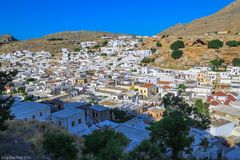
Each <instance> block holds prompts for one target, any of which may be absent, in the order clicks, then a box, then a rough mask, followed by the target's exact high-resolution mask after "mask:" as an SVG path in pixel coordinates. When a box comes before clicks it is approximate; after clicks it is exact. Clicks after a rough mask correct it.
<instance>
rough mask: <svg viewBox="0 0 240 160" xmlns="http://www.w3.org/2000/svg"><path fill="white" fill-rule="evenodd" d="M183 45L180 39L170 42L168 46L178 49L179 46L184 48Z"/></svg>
mask: <svg viewBox="0 0 240 160" xmlns="http://www.w3.org/2000/svg"><path fill="white" fill-rule="evenodd" d="M184 47H185V44H184V42H183V41H180V40H178V41H176V42H174V43H172V44H171V46H170V48H171V49H172V50H179V49H180V48H184Z"/></svg>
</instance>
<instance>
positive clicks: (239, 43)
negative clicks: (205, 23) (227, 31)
mask: <svg viewBox="0 0 240 160" xmlns="http://www.w3.org/2000/svg"><path fill="white" fill-rule="evenodd" d="M226 45H227V46H229V47H238V46H240V41H235V40H231V41H227V42H226Z"/></svg>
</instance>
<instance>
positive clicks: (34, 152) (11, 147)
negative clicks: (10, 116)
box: [0, 120, 82, 159]
mask: <svg viewBox="0 0 240 160" xmlns="http://www.w3.org/2000/svg"><path fill="white" fill-rule="evenodd" d="M8 124H9V128H8V130H7V131H4V132H0V143H1V144H2V145H0V154H3V155H4V154H10V155H29V156H31V158H32V159H45V158H46V156H48V155H46V153H45V152H44V150H43V148H42V141H43V135H44V134H45V133H46V132H47V131H51V132H55V133H64V134H68V133H67V132H66V131H65V130H64V129H62V128H59V127H57V126H55V125H52V124H50V123H46V122H37V121H21V120H12V121H9V122H8ZM75 138H76V142H77V145H78V146H79V151H80V147H81V144H82V139H81V138H77V137H75ZM2 147H3V148H2ZM79 154H81V153H80V152H79Z"/></svg>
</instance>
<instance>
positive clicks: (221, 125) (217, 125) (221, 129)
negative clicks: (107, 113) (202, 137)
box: [209, 119, 234, 137]
mask: <svg viewBox="0 0 240 160" xmlns="http://www.w3.org/2000/svg"><path fill="white" fill-rule="evenodd" d="M233 129H234V123H232V122H230V121H228V120H225V119H218V120H215V121H213V122H212V123H211V127H210V129H209V132H210V134H211V135H213V136H221V137H229V136H231V134H232V131H233Z"/></svg>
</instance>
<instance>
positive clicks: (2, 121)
mask: <svg viewBox="0 0 240 160" xmlns="http://www.w3.org/2000/svg"><path fill="white" fill-rule="evenodd" d="M0 66H1V64H0ZM17 73H18V72H17V71H16V70H15V71H12V72H8V73H7V72H3V71H0V131H4V130H6V129H7V127H8V126H7V124H6V121H7V120H9V119H13V118H14V115H12V114H11V106H12V104H13V103H14V98H13V97H12V95H4V94H5V93H4V92H5V90H6V89H5V87H6V86H9V87H12V86H13V84H12V80H13V78H14V77H15V76H16V75H17Z"/></svg>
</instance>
